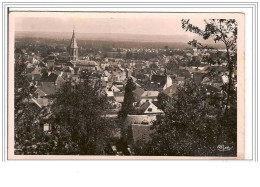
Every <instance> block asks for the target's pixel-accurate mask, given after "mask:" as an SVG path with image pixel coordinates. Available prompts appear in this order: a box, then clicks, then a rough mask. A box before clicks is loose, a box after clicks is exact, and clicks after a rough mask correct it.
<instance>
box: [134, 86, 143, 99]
mask: <svg viewBox="0 0 260 187" xmlns="http://www.w3.org/2000/svg"><path fill="white" fill-rule="evenodd" d="M133 93H135V94H136V95H138V96H139V97H141V96H142V94H143V93H144V90H143V89H142V88H139V87H136V89H135V90H134V91H133Z"/></svg>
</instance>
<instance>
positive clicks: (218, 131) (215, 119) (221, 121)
mask: <svg viewBox="0 0 260 187" xmlns="http://www.w3.org/2000/svg"><path fill="white" fill-rule="evenodd" d="M220 99H221V98H220V97H219V95H218V94H211V95H207V93H206V89H205V87H204V86H202V85H200V86H197V85H196V84H195V83H194V82H192V81H187V82H186V83H185V84H184V85H183V86H181V87H179V88H178V92H177V94H176V97H175V100H174V104H173V107H172V108H168V109H166V111H165V116H160V117H159V118H158V119H157V120H156V121H155V122H154V124H153V127H152V128H154V129H155V130H156V131H155V133H154V134H152V135H151V138H152V139H151V141H149V142H148V143H146V142H138V143H137V144H136V145H135V146H134V152H135V154H136V155H160V156H165V155H173V156H235V155H236V126H234V125H233V124H234V123H233V121H234V118H233V115H234V114H233V115H228V116H232V117H231V118H227V116H223V115H222V110H221V105H220ZM230 120H231V121H230ZM228 123H230V124H231V125H228ZM232 125H233V126H232ZM223 142H228V143H229V144H230V145H231V146H233V150H232V151H231V152H220V151H218V149H217V147H218V145H219V144H221V143H223Z"/></svg>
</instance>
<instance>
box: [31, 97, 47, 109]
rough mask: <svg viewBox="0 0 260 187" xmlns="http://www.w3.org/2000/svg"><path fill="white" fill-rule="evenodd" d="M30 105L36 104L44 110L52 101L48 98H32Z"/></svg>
mask: <svg viewBox="0 0 260 187" xmlns="http://www.w3.org/2000/svg"><path fill="white" fill-rule="evenodd" d="M29 103H31V104H35V105H36V106H38V107H39V108H43V107H46V106H48V105H49V103H50V100H49V99H48V98H31V99H30V100H29Z"/></svg>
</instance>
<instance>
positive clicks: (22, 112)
mask: <svg viewBox="0 0 260 187" xmlns="http://www.w3.org/2000/svg"><path fill="white" fill-rule="evenodd" d="M25 70H26V65H25V64H24V62H16V63H15V76H14V77H15V81H14V82H15V88H14V90H15V101H14V102H15V108H14V109H15V111H14V123H15V124H14V137H15V146H14V149H15V154H37V153H39V152H38V151H37V149H36V144H37V143H41V142H42V139H43V136H44V134H43V132H42V129H41V128H40V127H39V124H40V118H41V116H40V114H41V113H42V111H41V109H39V108H38V107H34V106H33V105H31V104H30V102H29V101H30V98H31V87H30V82H29V80H28V78H27V77H26V73H25Z"/></svg>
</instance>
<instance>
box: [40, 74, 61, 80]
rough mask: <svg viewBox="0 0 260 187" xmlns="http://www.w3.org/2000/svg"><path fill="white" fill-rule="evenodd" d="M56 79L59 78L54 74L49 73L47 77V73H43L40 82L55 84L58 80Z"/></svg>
mask: <svg viewBox="0 0 260 187" xmlns="http://www.w3.org/2000/svg"><path fill="white" fill-rule="evenodd" d="M58 77H59V76H58V75H57V74H55V73H50V74H49V75H48V73H44V74H43V75H42V78H41V81H42V82H55V81H56V80H57V79H58Z"/></svg>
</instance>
